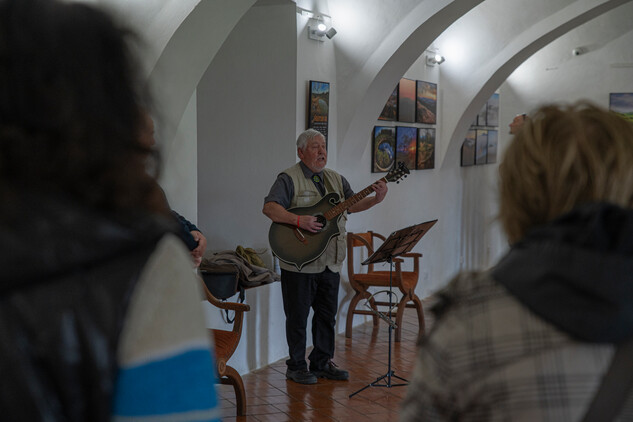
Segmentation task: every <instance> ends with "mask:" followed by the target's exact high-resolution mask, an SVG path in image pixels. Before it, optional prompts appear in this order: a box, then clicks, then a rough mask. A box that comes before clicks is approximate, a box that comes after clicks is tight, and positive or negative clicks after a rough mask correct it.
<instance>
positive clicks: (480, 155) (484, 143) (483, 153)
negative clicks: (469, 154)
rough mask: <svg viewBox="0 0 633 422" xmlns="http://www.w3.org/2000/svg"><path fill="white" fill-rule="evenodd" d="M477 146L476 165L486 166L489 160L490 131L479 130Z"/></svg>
mask: <svg viewBox="0 0 633 422" xmlns="http://www.w3.org/2000/svg"><path fill="white" fill-rule="evenodd" d="M475 145H476V146H475V164H476V165H480V164H486V161H487V159H488V157H487V155H488V130H483V129H478V130H477V139H476V143H475Z"/></svg>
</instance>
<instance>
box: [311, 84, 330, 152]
mask: <svg viewBox="0 0 633 422" xmlns="http://www.w3.org/2000/svg"><path fill="white" fill-rule="evenodd" d="M309 91H310V92H309V98H308V129H315V130H318V131H319V132H321V133H322V134H323V137H324V138H325V144H326V147H327V142H328V118H329V109H330V83H329V82H322V81H310V82H309Z"/></svg>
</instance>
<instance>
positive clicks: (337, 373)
mask: <svg viewBox="0 0 633 422" xmlns="http://www.w3.org/2000/svg"><path fill="white" fill-rule="evenodd" d="M312 373H314V375H315V376H316V377H318V378H327V379H331V380H340V381H344V380H347V379H349V372H347V371H344V370H342V369H338V368H337V367H336V364H335V363H334V362H332V361H331V360H330V361H328V363H326V364H325V367H324V368H322V369H318V370H313V371H312Z"/></svg>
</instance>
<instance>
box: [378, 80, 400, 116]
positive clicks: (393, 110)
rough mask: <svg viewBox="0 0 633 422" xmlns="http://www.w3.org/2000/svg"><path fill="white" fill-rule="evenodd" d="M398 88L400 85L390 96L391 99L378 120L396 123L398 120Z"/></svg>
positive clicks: (388, 99)
mask: <svg viewBox="0 0 633 422" xmlns="http://www.w3.org/2000/svg"><path fill="white" fill-rule="evenodd" d="M398 87H399V85H396V87H395V88H394V89H393V92H392V93H391V95H389V98H387V102H386V103H385V106H384V107H383V109H382V112H381V113H380V116H378V120H391V121H394V120H396V119H397V118H398Z"/></svg>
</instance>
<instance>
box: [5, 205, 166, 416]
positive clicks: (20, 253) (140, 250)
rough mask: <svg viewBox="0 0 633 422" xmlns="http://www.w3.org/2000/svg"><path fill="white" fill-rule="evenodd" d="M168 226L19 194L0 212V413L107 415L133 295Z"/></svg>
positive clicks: (7, 414)
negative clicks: (127, 311) (119, 347)
mask: <svg viewBox="0 0 633 422" xmlns="http://www.w3.org/2000/svg"><path fill="white" fill-rule="evenodd" d="M166 231H167V227H166V226H164V225H163V223H161V222H158V221H155V220H154V219H151V218H149V217H148V216H141V215H138V216H131V215H126V216H116V217H113V216H112V215H103V214H100V213H99V212H96V211H95V210H91V209H87V208H84V207H82V206H80V205H78V204H76V203H73V202H72V201H71V200H61V199H55V198H47V197H44V196H42V195H37V196H36V195H29V194H20V195H19V198H13V199H12V200H10V201H8V203H5V204H3V206H2V211H1V215H0V249H1V250H0V268H1V269H2V271H0V338H2V341H1V342H0V374H2V376H1V377H0V415H2V419H6V420H25V421H26V420H28V421H36V420H46V421H99V420H109V418H110V406H111V401H112V393H113V386H114V384H115V379H116V373H117V364H116V350H117V346H118V338H119V334H120V332H121V328H122V326H123V321H124V318H125V313H126V309H127V305H128V301H129V298H130V295H131V293H132V291H133V289H134V286H135V284H136V282H137V280H138V277H139V275H140V273H141V271H142V269H143V267H144V265H145V262H146V261H147V259H148V257H149V256H150V254H151V253H152V251H153V250H154V248H155V246H156V244H157V242H158V240H159V239H160V238H161V237H162V236H163V235H164V234H165V232H166Z"/></svg>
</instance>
